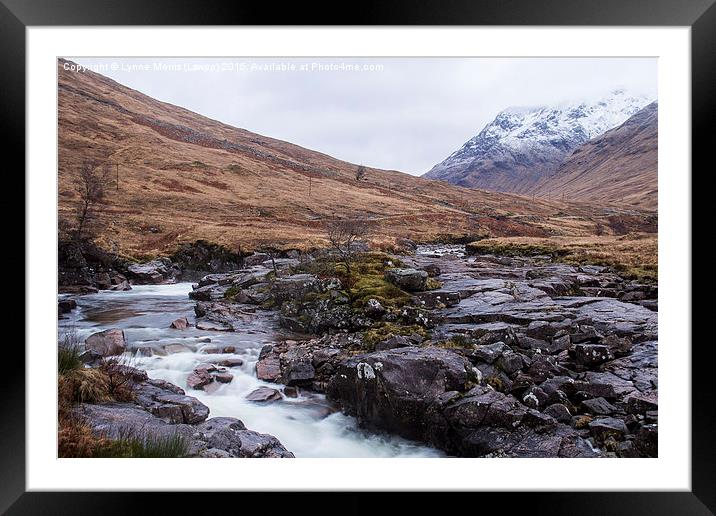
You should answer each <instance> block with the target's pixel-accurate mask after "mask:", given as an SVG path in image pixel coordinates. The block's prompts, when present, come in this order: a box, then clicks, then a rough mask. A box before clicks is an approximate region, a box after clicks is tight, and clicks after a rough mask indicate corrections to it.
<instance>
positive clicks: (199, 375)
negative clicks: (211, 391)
mask: <svg viewBox="0 0 716 516" xmlns="http://www.w3.org/2000/svg"><path fill="white" fill-rule="evenodd" d="M213 381H214V378H212V376H211V374H210V373H209V371H208V370H206V369H194V372H192V373H191V374H190V375H189V376H188V377H187V379H186V385H187V387H189V388H190V389H196V390H202V389H204V387H206V386H207V385H209V384H210V383H211V382H213Z"/></svg>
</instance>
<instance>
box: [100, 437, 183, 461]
mask: <svg viewBox="0 0 716 516" xmlns="http://www.w3.org/2000/svg"><path fill="white" fill-rule="evenodd" d="M188 454H189V441H188V440H187V439H186V437H184V436H183V435H181V434H180V433H178V432H175V433H172V434H160V435H149V434H147V435H138V434H136V433H134V432H131V431H129V430H124V431H121V432H120V436H119V438H118V439H111V440H105V441H104V442H103V443H102V445H100V446H98V447H97V449H96V450H94V453H93V455H92V456H93V457H101V458H133V459H164V458H181V457H186V456H187V455H188Z"/></svg>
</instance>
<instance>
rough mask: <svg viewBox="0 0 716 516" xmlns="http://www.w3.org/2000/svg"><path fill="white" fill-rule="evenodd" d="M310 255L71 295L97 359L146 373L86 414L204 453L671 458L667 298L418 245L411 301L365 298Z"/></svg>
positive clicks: (570, 269)
mask: <svg viewBox="0 0 716 516" xmlns="http://www.w3.org/2000/svg"><path fill="white" fill-rule="evenodd" d="M312 261H315V257H313V256H305V255H302V256H298V255H288V256H285V257H281V258H274V259H273V260H270V259H269V257H268V256H266V255H261V254H255V255H253V256H250V257H248V258H247V259H245V260H243V263H242V264H241V266H242V268H241V269H235V270H221V271H220V272H215V273H212V274H208V275H204V276H203V277H201V279H200V280H199V281H198V282H197V283H196V284H193V285H192V284H190V283H181V282H179V283H173V284H172V283H171V282H172V281H174V280H175V278H176V276H177V274H178V272H179V268H177V267H176V266H175V264H172V263H171V262H170V261H167V260H164V261H155V262H150V263H148V264H136V265H133V266H132V268H133V269H132V270H130V271H127V270H125V271H123V272H121V273H120V272H116V271H114V272H113V271H109V272H108V271H104V270H103V271H100V272H99V273H97V272H93V274H102V278H101V279H102V284H101V285H99V287H100V289H101V290H99V291H95V288H96V287H95V286H92V285H90V286H86V287H83V288H79V287H74V286H68V287H65V288H63V289H61V291H64V293H62V294H61V295H60V300H59V306H60V312H61V318H60V332H61V333H62V332H63V331H68V330H69V329H71V330H72V331H75V332H78V333H79V334H80V336H81V338H82V340H83V341H84V342H85V344H84V346H85V349H86V351H85V359H86V361H87V362H89V363H92V362H93V361H96V360H100V359H101V358H102V357H106V356H113V355H121V356H122V357H123V358H125V359H127V360H128V363H129V365H130V366H131V367H133V368H135V369H133V371H135V372H134V373H133V374H135V376H136V385H137V397H136V400H135V401H134V402H131V403H107V404H83V405H82V406H81V408H80V410H81V411H82V412H83V415H84V417H85V418H86V419H87V421H88V422H89V423H90V425H91V427H92V428H93V429H94V430H95V431H97V432H102V433H105V434H109V435H112V434H113V433H116V432H118V431H119V430H118V429H121V428H126V427H131V428H135V429H142V430H143V431H150V432H153V433H163V432H179V433H182V434H183V435H185V436H186V437H187V439H189V440H190V442H191V455H194V456H204V457H292V456H294V455H295V456H299V457H306V456H332V457H339V456H343V457H349V456H387V457H395V456H444V455H449V456H462V457H482V456H497V457H610V456H611V457H653V456H656V455H657V441H658V401H657V387H658V383H657V372H658V369H657V355H658V351H657V350H658V346H657V319H658V313H657V293H658V292H657V288H656V286H655V285H650V284H640V283H637V282H635V281H630V280H626V279H624V278H622V277H621V276H619V275H618V274H616V273H614V272H612V271H610V270H608V269H606V268H604V267H598V266H573V265H566V264H560V263H554V262H553V261H552V260H551V259H549V257H540V256H535V257H525V258H515V257H504V256H490V255H486V256H466V255H465V252H464V248H463V247H460V246H443V247H438V246H418V247H417V248H416V249H415V252H412V253H408V254H405V255H400V256H387V255H386V258H385V273H384V277H385V280H386V281H387V282H389V283H390V284H391V285H394V286H395V288H397V289H400V290H399V292H401V293H402V294H405V296H407V297H406V299H405V300H404V301H405V302H401V303H400V305H399V306H384V305H386V304H387V303H386V302H385V301H383V302H381V300H380V299H378V298H370V299H367V300H365V301H360V304H359V305H357V304H356V301H355V300H354V299H352V298H350V299H349V296H348V295H347V294H346V290H345V288H344V286H343V285H342V284H341V282H340V281H339V280H338V279H337V278H334V277H326V276H325V275H322V274H319V273H313V272H311V270H312V269H311V267H310V263H311V262H312ZM393 262H395V264H394V263H393ZM307 264H308V265H307ZM196 268H199V267H198V266H197V267H196ZM229 268H230V267H224V269H229ZM83 274H84V275H85V276H86V271H84V270H83V271H82V273H78V272H77V271H73V270H70V271H69V272H66V274H65V277H69V278H73V279H74V278H76V277H82V275H83ZM104 274H106V275H107V276H106V277H105V276H104ZM167 282H169V283H168V284H167ZM132 283H133V285H132ZM140 283H152V285H139V284H140ZM127 289H128V290H127ZM83 292H89V293H88V294H84V295H79V293H83ZM187 294H188V295H187ZM210 416H211V417H210Z"/></svg>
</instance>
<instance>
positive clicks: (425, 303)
mask: <svg viewBox="0 0 716 516" xmlns="http://www.w3.org/2000/svg"><path fill="white" fill-rule="evenodd" d="M411 302H412V303H413V304H415V305H418V306H421V307H423V308H428V309H430V310H433V309H435V308H446V307H451V306H455V305H457V304H459V303H460V293H459V292H452V291H447V290H428V291H426V292H418V293H417V294H416V295H414V296H413V297H412V299H411Z"/></svg>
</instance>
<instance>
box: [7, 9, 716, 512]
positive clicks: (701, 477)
mask: <svg viewBox="0 0 716 516" xmlns="http://www.w3.org/2000/svg"><path fill="white" fill-rule="evenodd" d="M714 2H716V0H651V1H645V0H601V1H595V0H481V1H471V0H452V1H442V2H438V1H436V0H433V1H424V2H420V3H417V2H414V1H410V0H401V1H393V2H386V1H380V0H371V1H364V2H361V3H360V5H353V4H346V5H345V6H344V8H345V7H347V8H348V9H349V11H350V10H352V11H353V12H352V14H351V15H350V16H348V14H343V15H341V14H339V13H340V12H341V11H339V10H338V9H337V8H336V6H335V4H329V5H322V2H316V3H313V4H310V5H308V4H306V3H298V2H294V3H286V5H282V6H280V8H279V7H277V6H276V5H275V4H274V3H271V2H264V3H261V2H246V1H241V0H239V1H234V2H231V3H229V2H226V3H219V2H209V1H203V2H202V1H198V0H154V1H153V2H151V3H149V2H147V1H146V0H145V1H140V0H123V1H122V2H118V1H116V0H115V1H112V0H62V1H52V0H0V54H1V55H0V63H1V64H2V67H1V68H0V70H2V75H1V76H0V77H2V79H1V80H2V89H1V90H0V91H1V92H2V93H0V113H1V115H0V116H1V117H2V127H3V128H4V132H5V135H4V142H5V143H6V149H9V151H8V153H12V154H14V156H12V157H13V158H15V160H13V161H14V162H15V163H17V165H16V170H19V169H20V167H23V166H24V163H25V154H24V150H23V149H24V148H25V145H24V144H25V29H26V28H27V27H29V26H63V25H70V26H72V25H79V26H83V25H192V26H194V25H282V24H285V25H301V24H306V25H361V24H364V25H530V26H538V25H551V26H567V25H573V26H592V25H601V26H632V25H633V26H689V27H691V37H692V40H691V44H692V47H691V52H692V53H691V58H692V67H691V70H692V156H693V163H694V164H703V166H704V168H705V164H706V163H709V161H708V157H709V155H710V149H709V147H710V144H711V142H710V138H709V136H708V135H709V125H710V122H711V118H712V115H713V114H714V104H715V103H716V94H714V92H713V90H712V88H714V86H716V44H715V41H716V6H715V5H714ZM351 7H352V9H351ZM344 13H345V11H344ZM6 158H9V156H6ZM8 162H9V160H8ZM709 168H713V167H709ZM702 172H703V173H704V174H705V173H706V172H707V171H706V170H703V171H702ZM693 177H694V174H693V172H692V178H693ZM18 247H19V246H18ZM696 263H698V262H694V265H695V264H696ZM29 272H30V271H28V270H27V269H25V273H26V277H27V274H28V273H29ZM689 301H690V300H684V302H689ZM692 318H693V317H692ZM690 340H691V337H690V336H686V338H685V341H684V342H683V343H682V345H683V347H684V349H688V348H687V346H691V353H692V389H691V391H692V412H691V413H692V422H691V423H692V456H691V465H692V490H691V491H690V492H639V493H626V492H622V493H596V492H592V493H520V494H517V493H511V494H510V495H509V497H510V501H509V504H508V507H509V508H510V509H513V510H514V509H516V508H518V507H520V506H523V507H524V508H525V509H526V510H529V511H530V512H531V513H534V512H537V513H540V512H548V513H550V514H555V515H556V514H575V513H576V514H582V515H591V514H711V513H712V511H716V489H714V486H715V485H716V481H715V480H714V478H716V446H714V444H713V439H714V437H716V425H715V424H714V418H713V417H712V416H713V413H714V408H713V407H714V403H713V401H712V399H711V398H712V394H711V393H712V388H710V387H709V385H708V382H709V379H710V376H711V375H712V373H711V371H710V369H711V368H712V365H711V364H713V363H714V360H713V359H714V351H713V349H714V345H713V343H711V342H704V343H703V344H704V345H701V346H699V345H692V342H690ZM24 371H25V363H24V356H22V355H21V354H19V353H18V354H17V356H15V357H14V358H13V367H12V368H7V369H6V370H5V371H3V373H2V374H1V375H0V399H2V405H0V406H2V408H3V416H2V419H1V423H0V460H1V461H2V466H1V470H0V471H1V472H0V511H3V512H4V511H6V510H7V511H8V512H7V513H8V514H97V513H100V512H101V513H122V514H127V513H130V512H136V511H137V509H138V508H143V507H146V508H148V507H149V505H148V504H149V503H150V502H151V501H150V500H148V498H149V497H150V496H153V497H154V496H160V497H161V498H162V501H161V504H162V507H163V510H162V512H163V513H169V512H170V510H171V509H170V506H171V505H177V506H178V507H183V508H184V509H186V508H187V507H188V505H187V504H188V503H189V502H190V501H191V500H192V497H191V496H189V494H187V493H172V494H166V493H165V494H161V495H150V494H148V493H142V494H132V495H131V496H130V495H128V494H126V493H78V492H72V493H39V492H25V417H24V415H25V392H24V386H25V378H24V376H25V375H24ZM212 496H213V503H215V504H216V505H217V506H221V504H222V501H221V500H222V499H223V498H225V497H224V496H223V495H212ZM240 496H241V497H242V500H244V502H242V503H245V502H246V501H248V504H247V505H246V507H249V506H250V505H253V503H252V502H258V503H261V500H260V497H261V496H266V495H265V494H263V495H261V494H249V493H246V494H241V495H240ZM271 496H272V502H271V505H272V506H273V507H278V506H275V505H274V504H275V503H276V502H277V501H281V500H280V497H279V498H278V499H277V498H275V497H274V495H271ZM349 496H350V498H352V500H344V501H342V502H341V504H342V506H343V509H342V510H341V512H354V511H355V512H359V511H358V507H359V506H361V505H362V504H364V503H365V498H362V497H365V496H367V495H361V494H357V493H353V494H351V495H349ZM451 496H452V495H451ZM454 496H458V495H454ZM467 496H470V500H469V501H468V500H464V499H465V498H466V497H467ZM500 496H502V497H504V496H505V495H504V494H502V495H500V494H498V493H494V494H489V493H485V494H470V495H462V496H458V497H457V498H455V499H454V500H457V503H461V500H464V501H465V503H469V504H470V505H473V506H475V504H476V503H477V504H479V505H477V506H476V507H479V506H483V507H487V506H488V505H487V503H489V502H493V503H494V502H497V503H498V504H500V503H504V501H500V500H496V499H495V498H497V497H500ZM423 499H424V497H423V495H422V494H411V495H410V503H411V504H416V505H421V504H423V503H424V501H423ZM406 502H407V501H406ZM294 503H296V502H294ZM452 503H454V502H451V504H452ZM298 504H299V505H300V504H301V502H298ZM482 504H485V505H482ZM455 507H456V510H457V507H458V506H455ZM493 507H494V505H493ZM405 511H407V507H405V508H404V509H403V512H405ZM272 512H273V511H269V513H272ZM294 512H295V511H294ZM299 512H300V511H299Z"/></svg>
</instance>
